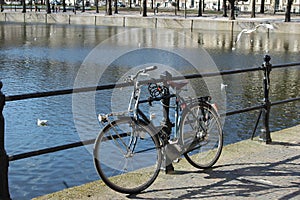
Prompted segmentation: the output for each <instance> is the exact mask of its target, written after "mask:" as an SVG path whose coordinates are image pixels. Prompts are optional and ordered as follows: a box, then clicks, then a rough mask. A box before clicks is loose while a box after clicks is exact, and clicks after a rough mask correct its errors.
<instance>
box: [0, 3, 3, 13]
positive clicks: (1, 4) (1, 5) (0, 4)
mask: <svg viewBox="0 0 300 200" xmlns="http://www.w3.org/2000/svg"><path fill="white" fill-rule="evenodd" d="M3 4H4V0H0V7H1V12H3V11H4V8H3Z"/></svg>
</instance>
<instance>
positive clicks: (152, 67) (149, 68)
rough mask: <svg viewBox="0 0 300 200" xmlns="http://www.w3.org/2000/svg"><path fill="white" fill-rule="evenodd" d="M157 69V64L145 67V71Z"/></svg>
mask: <svg viewBox="0 0 300 200" xmlns="http://www.w3.org/2000/svg"><path fill="white" fill-rule="evenodd" d="M156 69H157V66H155V65H154V66H150V67H147V68H145V69H143V72H144V73H145V72H149V71H153V70H156Z"/></svg>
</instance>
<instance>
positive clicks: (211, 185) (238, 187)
mask: <svg viewBox="0 0 300 200" xmlns="http://www.w3.org/2000/svg"><path fill="white" fill-rule="evenodd" d="M299 133H300V125H298V126H295V127H292V128H288V129H284V130H281V131H277V132H273V133H272V134H271V135H272V140H273V142H272V144H269V145H266V144H264V143H261V142H259V141H257V139H255V140H254V141H252V140H244V141H241V142H238V143H235V144H231V145H227V146H225V147H224V149H223V152H222V155H221V157H220V159H219V161H218V162H217V164H216V165H215V166H214V168H213V169H209V170H197V169H195V168H193V167H192V166H191V165H189V164H188V163H187V162H186V161H185V160H184V159H182V160H181V161H180V162H179V163H177V164H176V165H175V174H172V175H166V174H164V173H160V175H159V176H158V178H157V180H156V181H155V182H154V184H153V185H152V186H151V187H150V188H148V189H147V190H146V191H145V192H143V193H141V194H138V195H135V196H128V195H124V194H120V193H117V192H114V191H113V190H111V189H109V188H108V187H107V186H105V184H104V183H103V182H102V181H96V182H92V183H88V184H86V185H82V186H77V187H73V188H69V189H65V190H63V191H60V192H57V193H53V194H49V195H45V196H42V197H38V198H35V200H44V199H47V200H50V199H52V200H54V199H55V200H56V199H57V200H58V199H200V198H205V199H241V198H248V199H257V198H259V199H299V197H300V194H299V184H300V182H299V180H300V168H299V165H300V155H299V150H300V138H299Z"/></svg>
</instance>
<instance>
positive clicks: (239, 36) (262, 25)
mask: <svg viewBox="0 0 300 200" xmlns="http://www.w3.org/2000/svg"><path fill="white" fill-rule="evenodd" d="M259 27H264V28H266V29H274V26H273V25H272V24H258V25H257V26H255V28H253V29H243V30H242V31H241V32H240V33H239V34H238V36H237V37H236V40H235V44H236V43H237V42H238V41H239V40H240V39H241V37H242V35H243V34H244V33H246V34H249V33H252V32H254V31H256V30H257V29H258V28H259Z"/></svg>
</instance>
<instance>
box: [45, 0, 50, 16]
mask: <svg viewBox="0 0 300 200" xmlns="http://www.w3.org/2000/svg"><path fill="white" fill-rule="evenodd" d="M46 9H47V14H50V13H51V8H50V0H46Z"/></svg>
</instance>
